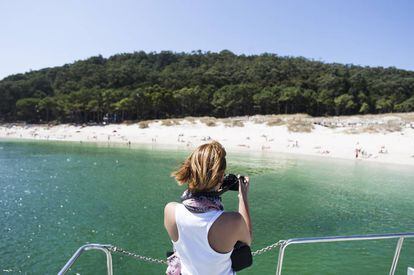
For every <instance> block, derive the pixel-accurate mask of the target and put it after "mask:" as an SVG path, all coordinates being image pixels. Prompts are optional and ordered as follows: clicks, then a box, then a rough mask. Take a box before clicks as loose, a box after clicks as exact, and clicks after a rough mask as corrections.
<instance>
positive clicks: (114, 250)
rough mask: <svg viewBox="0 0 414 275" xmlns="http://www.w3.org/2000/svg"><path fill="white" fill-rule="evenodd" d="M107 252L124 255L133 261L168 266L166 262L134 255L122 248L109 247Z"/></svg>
mask: <svg viewBox="0 0 414 275" xmlns="http://www.w3.org/2000/svg"><path fill="white" fill-rule="evenodd" d="M109 250H110V251H111V252H113V253H115V252H118V253H121V254H124V255H126V256H128V257H133V258H135V259H138V260H141V261H144V262H149V263H155V264H165V265H166V264H168V263H167V261H164V260H160V259H155V258H151V257H147V256H142V255H139V254H136V253H132V252H129V251H126V250H125V249H122V248H120V247H116V246H111V247H110V248H109Z"/></svg>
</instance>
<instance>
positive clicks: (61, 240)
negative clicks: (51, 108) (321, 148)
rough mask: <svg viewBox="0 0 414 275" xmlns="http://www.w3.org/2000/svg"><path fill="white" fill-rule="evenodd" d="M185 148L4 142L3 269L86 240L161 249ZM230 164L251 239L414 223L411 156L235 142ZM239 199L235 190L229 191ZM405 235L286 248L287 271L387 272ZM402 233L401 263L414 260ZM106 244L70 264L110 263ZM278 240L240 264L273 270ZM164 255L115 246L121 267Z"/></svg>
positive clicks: (40, 266) (158, 270)
mask: <svg viewBox="0 0 414 275" xmlns="http://www.w3.org/2000/svg"><path fill="white" fill-rule="evenodd" d="M187 154H188V152H187V151H177V150H167V149H159V148H151V147H137V148H133V149H130V148H119V147H118V148H115V147H113V148H107V147H105V146H97V145H90V144H89V145H88V144H83V145H80V144H76V143H41V142H11V141H2V142H0V207H1V208H0V232H1V237H0V240H1V242H0V273H1V274H3V273H4V274H15V273H19V272H20V273H22V274H55V273H57V271H58V270H59V269H60V268H61V267H62V266H63V265H64V264H65V262H66V261H67V260H68V259H69V258H70V256H71V255H72V253H74V252H75V250H76V249H77V248H78V247H79V246H81V245H83V244H85V243H87V242H97V243H111V244H114V245H117V246H120V247H123V248H125V249H128V250H131V251H135V252H137V253H140V254H143V255H148V256H153V257H156V258H163V257H164V255H165V251H167V250H169V249H171V246H170V242H169V239H168V236H167V234H166V232H165V230H164V228H163V208H164V205H165V203H166V202H168V201H173V200H177V198H178V197H179V195H180V194H181V192H182V191H183V189H182V187H179V186H177V185H176V184H175V183H174V181H173V179H171V178H170V177H169V174H170V172H171V171H172V170H173V169H174V168H175V167H177V166H178V164H179V163H180V162H181V161H182V160H183V159H184V157H185V156H186V155H187ZM227 160H228V172H233V173H240V174H248V175H250V176H251V182H252V183H251V191H250V207H251V213H252V219H253V225H254V242H253V250H255V249H258V248H261V247H263V246H265V245H268V244H270V243H272V242H274V241H276V240H279V239H288V238H294V237H316V236H327V235H351V234H368V233H392V232H403V231H414V220H413V216H414V171H413V168H411V167H404V166H392V165H383V164H369V163H363V162H354V161H337V160H335V161H334V160H318V159H314V158H297V157H292V156H286V155H271V154H267V155H266V154H265V155H260V154H256V155H253V154H251V155H249V154H245V155H242V154H236V153H230V152H229V153H228V158H227ZM223 199H224V204H225V208H226V209H227V210H235V209H236V207H237V196H236V194H235V193H230V192H229V193H227V194H225V195H224V198H223ZM395 244H396V240H386V241H374V242H373V241H366V242H353V243H340V244H308V245H297V246H291V247H289V248H288V249H287V254H286V258H285V262H284V273H283V274H387V272H388V270H389V267H390V265H391V260H392V256H393V253H394V248H395ZM413 256H414V240H409V239H407V240H406V241H405V242H404V246H403V250H402V254H401V259H400V262H399V266H398V272H397V274H406V268H407V266H408V265H411V266H414V257H413ZM104 259H105V258H104V256H103V255H101V254H100V253H99V252H94V251H91V252H88V253H86V254H84V255H83V256H82V257H81V258H80V259H79V261H78V262H77V263H76V266H75V267H74V268H73V269H72V271H71V272H70V274H76V273H80V274H104V272H105V260H104ZM276 260H277V250H275V251H272V252H269V253H267V254H265V255H262V256H258V257H256V258H255V262H254V265H253V267H251V268H249V269H248V270H246V271H243V272H240V274H274V272H275V267H276ZM164 270H165V267H164V266H160V265H156V264H150V263H142V262H137V261H135V260H132V259H130V258H125V257H121V256H119V255H114V274H163V273H164Z"/></svg>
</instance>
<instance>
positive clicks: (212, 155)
mask: <svg viewBox="0 0 414 275" xmlns="http://www.w3.org/2000/svg"><path fill="white" fill-rule="evenodd" d="M225 170H226V150H224V148H223V146H222V145H221V144H220V143H219V142H217V141H215V140H213V141H212V142H210V143H205V144H202V145H200V146H199V147H197V149H195V150H194V152H192V153H191V155H190V156H189V157H187V159H186V160H185V161H184V162H183V164H182V165H181V166H180V168H178V170H177V171H174V172H172V173H171V177H174V178H175V180H176V181H177V182H178V184H179V185H184V184H188V189H189V190H190V191H191V192H203V191H211V190H213V189H214V188H215V187H216V186H217V185H219V184H220V183H221V180H222V178H223V176H224V171H225Z"/></svg>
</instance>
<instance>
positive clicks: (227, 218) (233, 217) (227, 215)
mask: <svg viewBox="0 0 414 275" xmlns="http://www.w3.org/2000/svg"><path fill="white" fill-rule="evenodd" d="M220 220H221V221H222V222H223V223H231V224H233V225H238V224H239V223H240V221H242V220H243V216H242V215H241V214H240V213H239V212H232V211H225V212H223V214H221V216H220Z"/></svg>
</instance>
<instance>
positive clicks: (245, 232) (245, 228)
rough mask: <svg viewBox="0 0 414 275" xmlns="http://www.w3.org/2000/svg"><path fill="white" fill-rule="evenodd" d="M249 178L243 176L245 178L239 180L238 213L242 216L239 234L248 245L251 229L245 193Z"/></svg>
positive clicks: (246, 192)
mask: <svg viewBox="0 0 414 275" xmlns="http://www.w3.org/2000/svg"><path fill="white" fill-rule="evenodd" d="M249 187H250V179H249V177H245V180H244V181H242V180H239V213H240V215H241V216H242V218H243V221H240V227H241V228H240V229H241V230H240V234H241V236H240V237H241V238H242V239H241V240H240V241H243V242H245V243H247V244H248V245H250V244H251V242H252V236H253V230H252V223H251V219H250V211H249V203H248V198H247V195H248V193H249Z"/></svg>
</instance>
